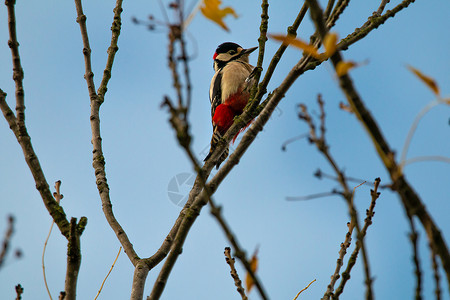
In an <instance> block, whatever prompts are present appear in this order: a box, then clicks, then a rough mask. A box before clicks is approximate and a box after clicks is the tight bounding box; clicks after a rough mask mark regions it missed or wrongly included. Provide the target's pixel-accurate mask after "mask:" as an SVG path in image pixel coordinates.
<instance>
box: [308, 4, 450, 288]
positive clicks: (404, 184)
mask: <svg viewBox="0 0 450 300" xmlns="http://www.w3.org/2000/svg"><path fill="white" fill-rule="evenodd" d="M410 2H411V1H403V2H402V5H403V6H401V5H399V6H397V7H396V8H395V9H394V10H391V11H389V12H387V13H386V14H385V15H387V16H388V17H389V16H393V15H395V13H396V12H398V11H399V10H401V9H402V8H404V7H406V6H408V5H409V4H410ZM309 3H312V4H313V5H314V4H316V6H317V7H318V5H317V2H316V1H314V0H310V1H309ZM315 14H316V15H315V17H313V19H314V21H315V23H316V26H317V27H318V28H319V32H320V34H321V36H322V38H323V37H324V36H325V34H326V30H325V27H324V25H323V22H322V19H321V17H320V8H319V9H317V10H315ZM385 15H383V16H385ZM383 16H382V17H380V18H383ZM386 18H387V17H386ZM383 20H385V19H383ZM383 22H384V21H383ZM377 24H378V25H380V24H382V22H381V23H377ZM369 27H372V28H374V27H373V26H368V28H369ZM341 61H342V57H341V54H340V53H339V51H337V52H336V53H335V54H334V55H333V56H332V57H331V62H332V63H333V66H334V67H335V68H336V66H337V64H338V63H339V62H341ZM339 85H340V87H341V89H342V91H343V92H344V94H345V96H346V98H347V100H348V102H349V104H350V106H351V108H352V111H353V112H354V114H355V116H356V117H357V118H358V119H359V121H360V122H361V124H362V125H363V127H364V128H365V130H366V131H367V133H368V135H369V137H370V138H371V140H372V143H373V144H374V147H375V149H376V151H377V153H378V155H379V157H380V158H381V160H382V162H383V164H384V166H385V168H386V169H387V171H388V172H389V175H390V177H391V180H392V182H393V189H394V190H395V191H396V192H397V193H398V194H399V196H400V198H401V200H402V203H403V207H404V209H405V211H406V212H407V213H408V214H411V215H413V216H417V217H418V218H419V220H420V222H421V223H422V226H423V227H424V229H425V231H426V233H427V237H428V240H429V242H430V243H431V244H432V245H433V247H434V248H435V250H436V253H437V254H438V255H439V257H440V259H441V261H442V265H443V268H444V270H445V272H446V275H447V282H448V285H449V287H450V253H449V250H448V247H447V244H446V242H445V240H444V238H443V236H442V235H441V233H440V230H439V228H438V227H437V226H436V224H435V223H434V221H433V219H432V218H431V216H430V215H429V213H428V212H427V210H426V208H425V205H424V204H423V203H422V201H421V199H420V198H419V196H418V195H417V194H416V192H415V191H414V190H413V188H412V187H411V185H410V184H409V183H408V181H406V179H405V177H404V176H403V174H402V170H401V166H400V165H399V164H397V163H396V161H395V159H394V152H393V151H392V150H391V149H390V147H389V144H388V143H387V141H386V139H385V138H384V136H383V134H382V132H381V130H380V128H379V127H378V125H377V123H376V121H375V119H374V118H373V117H372V115H371V113H370V112H369V111H368V110H367V109H366V107H365V105H364V103H363V101H362V100H361V98H360V96H359V94H358V93H357V91H356V89H355V87H354V86H353V82H352V80H351V78H350V76H349V75H348V74H343V75H341V76H339Z"/></svg>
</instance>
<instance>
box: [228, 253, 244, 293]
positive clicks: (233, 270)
mask: <svg viewBox="0 0 450 300" xmlns="http://www.w3.org/2000/svg"><path fill="white" fill-rule="evenodd" d="M224 254H225V260H226V262H227V264H228V265H229V266H230V269H231V271H230V274H231V277H232V278H233V279H234V285H235V286H236V289H237V291H238V293H239V295H241V298H242V300H247V299H248V298H247V295H245V290H244V288H243V287H242V281H241V280H240V279H239V274H238V273H237V271H236V268H235V267H234V258H233V257H231V248H230V247H226V248H225V252H224Z"/></svg>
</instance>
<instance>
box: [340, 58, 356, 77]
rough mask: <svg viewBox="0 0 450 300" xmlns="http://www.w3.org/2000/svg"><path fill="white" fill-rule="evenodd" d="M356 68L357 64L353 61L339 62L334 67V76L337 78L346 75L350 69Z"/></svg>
mask: <svg viewBox="0 0 450 300" xmlns="http://www.w3.org/2000/svg"><path fill="white" fill-rule="evenodd" d="M356 66H357V64H356V63H355V62H353V61H340V62H339V63H338V64H337V66H336V74H337V76H339V77H340V76H343V75H346V74H347V73H348V71H350V69H353V68H354V67H356Z"/></svg>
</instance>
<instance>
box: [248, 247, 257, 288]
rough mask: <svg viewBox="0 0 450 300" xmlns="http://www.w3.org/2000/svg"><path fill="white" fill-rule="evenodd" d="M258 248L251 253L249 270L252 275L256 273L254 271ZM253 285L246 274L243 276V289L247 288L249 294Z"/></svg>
mask: <svg viewBox="0 0 450 300" xmlns="http://www.w3.org/2000/svg"><path fill="white" fill-rule="evenodd" d="M257 254H258V248H256V249H255V252H254V253H253V256H252V259H251V260H250V269H251V270H252V272H253V274H255V273H256V270H257V269H258V257H257ZM254 284H255V283H254V282H253V278H252V276H250V274H249V273H248V272H247V275H246V276H245V287H246V288H247V292H248V293H250V291H251V289H252V288H253V285H254Z"/></svg>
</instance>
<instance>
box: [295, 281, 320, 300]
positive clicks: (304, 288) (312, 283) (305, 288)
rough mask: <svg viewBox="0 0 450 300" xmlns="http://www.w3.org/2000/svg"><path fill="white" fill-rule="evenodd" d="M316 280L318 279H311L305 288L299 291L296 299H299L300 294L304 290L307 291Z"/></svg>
mask: <svg viewBox="0 0 450 300" xmlns="http://www.w3.org/2000/svg"><path fill="white" fill-rule="evenodd" d="M315 281H316V280H315V279H314V280H313V281H311V282H310V283H309V284H308V285H307V286H306V287H305V288H304V289H302V290H301V291H300V292H298V294H297V295H296V296H295V297H294V300H297V298H298V296H300V294H301V293H302V292H303V291H306V290H307V289H308V288H309V286H310V285H311V284H313V283H314V282H315Z"/></svg>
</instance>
